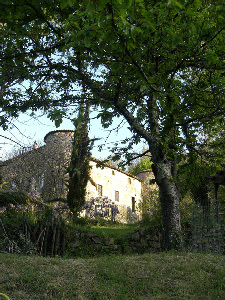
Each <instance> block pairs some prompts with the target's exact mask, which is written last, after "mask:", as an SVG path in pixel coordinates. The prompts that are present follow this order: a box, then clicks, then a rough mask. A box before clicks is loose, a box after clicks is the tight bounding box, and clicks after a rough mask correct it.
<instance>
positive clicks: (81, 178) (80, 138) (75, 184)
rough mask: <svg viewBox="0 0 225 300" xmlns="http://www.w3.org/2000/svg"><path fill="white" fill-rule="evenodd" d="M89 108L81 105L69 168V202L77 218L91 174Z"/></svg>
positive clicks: (83, 202)
mask: <svg viewBox="0 0 225 300" xmlns="http://www.w3.org/2000/svg"><path fill="white" fill-rule="evenodd" d="M88 122H89V106H88V103H87V104H86V106H85V104H81V105H80V109H79V116H78V119H77V124H76V130H75V132H74V140H73V149H72V154H71V161H70V165H69V168H68V173H69V184H68V188H69V189H68V194H67V202H68V205H69V208H70V210H71V211H72V212H73V213H74V216H75V217H76V216H77V214H78V212H79V211H80V210H81V208H82V207H83V206H84V204H85V200H86V199H85V196H86V187H87V182H88V180H89V173H90V165H89V160H90V141H89V138H88Z"/></svg>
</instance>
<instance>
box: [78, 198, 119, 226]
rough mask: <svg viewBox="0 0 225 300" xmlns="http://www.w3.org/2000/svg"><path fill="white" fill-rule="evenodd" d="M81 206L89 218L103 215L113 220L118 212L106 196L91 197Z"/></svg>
mask: <svg viewBox="0 0 225 300" xmlns="http://www.w3.org/2000/svg"><path fill="white" fill-rule="evenodd" d="M83 208H84V209H85V214H86V216H88V217H90V218H91V219H95V218H97V217H103V218H106V219H110V218H111V221H115V217H116V215H117V214H118V213H119V209H118V206H117V205H116V204H115V203H114V202H113V201H112V200H111V199H109V198H108V197H106V196H104V197H103V196H99V197H96V198H94V197H91V198H90V200H89V201H86V203H85V205H84V207H83Z"/></svg>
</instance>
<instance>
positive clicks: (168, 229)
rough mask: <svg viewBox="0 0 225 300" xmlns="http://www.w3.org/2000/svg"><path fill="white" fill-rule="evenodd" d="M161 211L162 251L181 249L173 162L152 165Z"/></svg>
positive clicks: (176, 187) (178, 196) (177, 191)
mask: <svg viewBox="0 0 225 300" xmlns="http://www.w3.org/2000/svg"><path fill="white" fill-rule="evenodd" d="M153 172H154V175H155V179H156V183H157V184H158V187H159V197H160V202H161V211H162V230H163V232H162V234H163V235H162V237H163V239H162V248H163V250H166V251H167V250H170V249H181V247H182V238H181V224H180V209H179V204H180V195H179V189H178V186H177V184H176V176H175V174H174V162H171V161H165V160H164V161H163V162H158V163H155V164H154V165H153Z"/></svg>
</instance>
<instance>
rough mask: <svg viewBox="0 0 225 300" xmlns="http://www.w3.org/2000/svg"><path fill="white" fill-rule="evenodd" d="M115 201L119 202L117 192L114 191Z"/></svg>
mask: <svg viewBox="0 0 225 300" xmlns="http://www.w3.org/2000/svg"><path fill="white" fill-rule="evenodd" d="M115 201H119V191H115Z"/></svg>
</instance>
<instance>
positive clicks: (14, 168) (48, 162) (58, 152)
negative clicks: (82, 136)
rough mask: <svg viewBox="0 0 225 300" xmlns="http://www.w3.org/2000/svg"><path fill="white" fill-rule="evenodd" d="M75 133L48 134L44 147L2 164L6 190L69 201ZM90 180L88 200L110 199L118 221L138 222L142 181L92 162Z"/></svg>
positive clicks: (58, 132) (65, 131)
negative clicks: (69, 181) (68, 185)
mask: <svg viewBox="0 0 225 300" xmlns="http://www.w3.org/2000/svg"><path fill="white" fill-rule="evenodd" d="M73 134H74V132H73V131H72V130H57V131H53V132H49V133H48V134H47V135H46V136H45V138H44V141H45V143H46V144H45V146H42V147H40V148H37V147H36V145H35V148H34V149H33V150H31V151H28V152H25V153H23V154H21V155H18V156H16V157H14V158H13V159H10V160H8V161H6V162H3V163H1V164H0V168H1V175H2V176H3V180H4V181H6V182H7V185H5V186H4V190H5V191H6V190H14V191H15V190H16V191H25V192H27V193H31V194H34V195H41V196H42V198H43V199H45V200H50V199H54V198H64V199H65V198H66V195H67V187H66V182H67V180H68V174H67V168H68V165H69V162H70V156H71V151H72V139H73ZM90 164H91V180H90V181H89V182H88V185H87V200H88V199H90V198H91V197H98V196H99V195H101V196H107V197H108V198H109V199H111V200H112V201H113V202H114V203H115V204H116V205H118V206H119V210H120V216H118V220H119V221H122V222H125V221H127V220H128V221H129V222H133V221H134V220H137V219H138V217H139V215H140V212H139V209H138V208H139V203H140V201H141V200H142V192H143V180H142V179H141V178H139V177H136V176H133V175H131V174H129V173H127V172H125V171H122V170H120V169H118V168H116V167H114V166H110V165H107V164H103V165H102V166H101V167H98V164H99V161H98V160H96V159H94V158H93V159H92V160H91V162H90Z"/></svg>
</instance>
